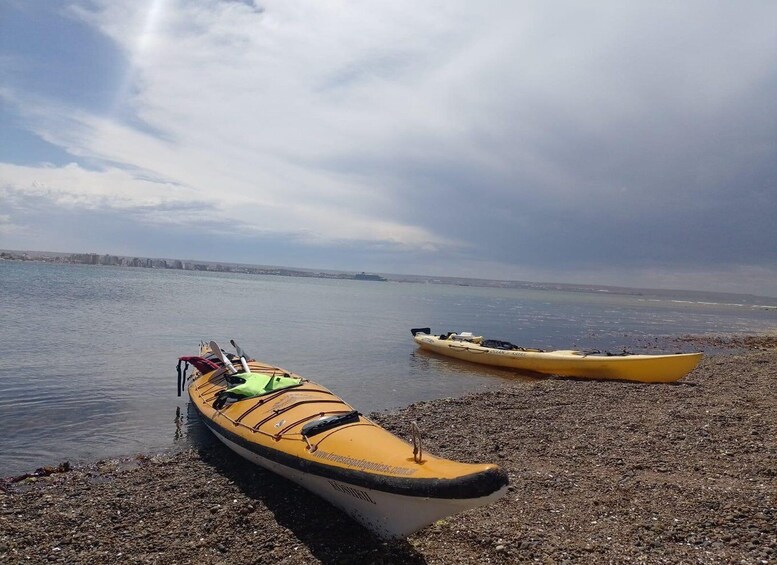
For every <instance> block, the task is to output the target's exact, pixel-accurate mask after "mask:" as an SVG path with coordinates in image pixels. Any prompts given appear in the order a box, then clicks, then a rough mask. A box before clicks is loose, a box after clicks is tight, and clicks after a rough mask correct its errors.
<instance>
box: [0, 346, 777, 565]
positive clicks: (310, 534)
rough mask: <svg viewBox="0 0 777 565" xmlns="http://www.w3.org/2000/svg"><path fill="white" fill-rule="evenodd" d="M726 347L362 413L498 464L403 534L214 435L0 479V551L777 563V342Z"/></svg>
mask: <svg viewBox="0 0 777 565" xmlns="http://www.w3.org/2000/svg"><path fill="white" fill-rule="evenodd" d="M729 343H730V344H733V345H735V346H736V347H737V349H735V350H733V351H732V352H730V353H728V354H725V355H724V354H720V355H717V354H716V355H711V356H706V357H705V358H704V359H703V361H702V363H701V364H700V365H699V367H697V369H695V370H694V371H693V372H692V373H691V374H690V375H689V376H687V377H685V378H684V379H683V380H681V381H679V382H678V383H676V384H672V385H655V384H635V383H620V382H597V381H584V380H572V379H554V378H538V379H534V380H529V381H527V380H523V379H522V380H516V381H514V382H511V383H509V384H506V385H504V386H502V387H500V388H499V389H497V390H493V391H489V392H483V393H478V394H473V395H470V396H465V397H461V398H447V399H441V400H436V401H432V402H419V403H416V404H413V405H410V406H408V407H406V408H404V409H402V410H398V411H393V412H381V413H378V414H373V415H372V418H373V419H375V420H376V421H378V422H379V423H380V424H382V425H383V426H385V427H386V428H388V429H389V430H391V431H393V432H395V433H396V434H398V435H400V436H402V437H406V438H407V437H408V430H409V422H410V421H416V422H417V423H418V425H419V427H420V428H421V430H422V432H423V447H424V450H425V451H428V452H432V453H435V454H437V455H440V456H444V457H448V458H452V459H460V460H464V461H471V462H477V461H480V462H495V463H498V464H500V465H501V466H502V467H504V468H505V469H506V470H507V472H508V473H509V476H510V483H511V484H510V487H509V489H508V494H507V495H506V496H505V497H503V498H502V499H500V500H499V501H497V502H495V503H494V504H491V505H489V506H486V507H483V508H479V509H476V510H472V511H469V512H465V513H462V514H459V515H456V516H451V517H449V518H446V519H444V520H440V521H439V522H437V523H435V524H433V525H431V526H429V527H427V528H425V529H423V530H421V531H419V532H417V533H415V534H413V535H412V536H410V537H409V538H408V539H407V540H400V541H394V542H388V543H387V542H382V541H380V540H378V539H376V538H375V537H373V536H372V535H371V534H370V533H369V532H367V531H366V530H364V529H363V528H362V527H360V526H359V525H358V524H356V523H355V522H353V521H352V520H350V519H349V518H347V517H346V516H345V515H343V514H342V513H340V512H339V511H338V510H336V509H334V508H333V507H331V506H330V505H329V504H327V503H326V502H324V501H323V500H321V499H319V498H318V497H316V496H315V495H313V494H311V493H309V492H307V491H306V490H304V489H302V488H300V487H298V486H296V485H294V484H293V483H290V482H288V481H286V480H284V479H282V478H280V477H278V476H276V475H273V474H271V473H268V472H266V471H263V470H262V469H260V468H258V467H255V466H253V465H251V464H250V463H248V462H245V461H243V460H242V459H240V458H239V457H238V456H236V455H234V454H232V453H231V452H230V451H228V450H227V449H226V448H223V447H221V446H219V445H214V446H208V447H204V448H201V449H197V450H189V451H185V452H181V453H174V454H160V455H142V456H136V457H131V458H126V459H122V460H109V461H99V462H97V463H94V464H91V465H86V466H70V465H60V466H58V467H57V466H54V467H51V468H49V469H48V470H49V471H50V472H41V473H37V474H36V473H30V474H28V475H27V476H25V477H22V478H20V480H16V481H11V480H10V479H6V480H4V481H2V482H0V563H90V564H98V563H187V562H197V563H213V564H220V563H223V564H240V563H284V564H290V565H296V564H302V563H305V564H307V563H417V564H423V563H451V564H457V563H721V564H724V563H725V564H728V563H777V349H775V346H777V340H775V339H774V338H761V339H754V338H748V340H739V341H730V342H729ZM698 345H699V348H700V349H702V350H703V349H704V345H705V341H704V340H701V339H699V340H698ZM713 345H715V346H716V347H717V346H719V345H720V344H713Z"/></svg>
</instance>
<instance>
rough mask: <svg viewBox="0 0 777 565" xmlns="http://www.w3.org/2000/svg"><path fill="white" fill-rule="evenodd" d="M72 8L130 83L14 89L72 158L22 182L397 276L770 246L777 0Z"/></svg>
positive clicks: (759, 259)
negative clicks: (102, 98)
mask: <svg viewBox="0 0 777 565" xmlns="http://www.w3.org/2000/svg"><path fill="white" fill-rule="evenodd" d="M69 14H70V17H74V18H77V19H79V20H80V21H81V22H83V23H84V24H86V25H88V26H90V27H91V28H92V29H93V30H95V32H96V33H98V34H100V35H101V36H103V37H106V38H108V39H110V41H111V42H113V44H114V45H115V46H116V48H117V49H118V51H119V52H120V53H122V54H123V56H124V58H125V61H124V63H125V68H124V73H123V79H122V80H121V81H119V82H120V84H118V85H117V87H116V92H115V94H114V96H113V100H114V102H113V105H112V107H111V109H110V111H109V112H106V111H104V110H103V111H89V110H88V109H84V108H76V107H74V106H72V105H67V104H63V103H61V102H58V101H57V100H56V98H55V95H54V94H52V93H46V94H40V93H39V94H38V95H36V96H30V95H29V93H25V94H24V95H22V94H21V93H20V92H18V91H14V90H13V89H12V88H10V89H9V88H6V89H5V90H4V91H3V92H4V94H2V96H3V98H4V99H5V100H6V101H11V102H12V104H13V106H14V107H15V108H16V109H17V111H18V113H19V114H20V115H23V116H24V117H25V120H26V123H27V124H28V127H29V128H30V129H32V130H33V131H35V133H36V134H37V135H39V136H40V137H41V138H42V139H45V140H46V141H48V142H49V143H52V144H55V145H57V146H58V147H62V148H65V149H66V150H67V151H68V153H69V154H70V155H72V156H73V163H72V164H70V165H67V166H62V167H52V166H42V167H26V168H22V167H15V168H14V167H11V166H9V165H5V166H4V168H2V169H0V174H2V175H3V178H4V179H5V180H6V186H12V187H13V190H15V191H23V192H29V193H32V194H36V195H39V196H46V197H50V198H52V199H53V201H55V202H58V203H60V204H63V205H65V204H66V205H69V206H84V207H86V208H89V207H90V206H91V207H105V208H106V209H121V208H125V209H126V208H132V207H135V208H137V209H138V210H140V209H143V210H147V211H148V210H151V209H152V208H154V207H159V209H160V210H161V213H160V216H161V217H164V215H165V214H164V210H165V207H166V206H184V205H185V204H186V203H187V202H188V203H194V205H196V206H202V207H207V208H208V209H211V210H212V213H214V214H215V215H216V217H217V218H218V219H219V222H216V223H217V224H219V225H223V223H222V221H221V220H228V225H229V226H230V229H231V230H233V231H234V232H238V233H242V234H245V235H246V237H254V236H257V234H258V235H260V236H261V237H265V236H267V237H270V236H273V237H275V236H277V237H282V236H284V237H287V238H291V239H293V240H294V241H295V242H298V243H300V244H305V245H313V246H314V247H315V248H317V249H320V250H322V252H323V250H324V249H325V248H329V249H330V251H331V250H332V249H334V248H337V249H341V250H351V251H354V250H355V249H356V248H357V247H358V248H359V249H363V250H369V252H371V253H373V254H375V255H378V256H381V257H382V258H383V260H384V261H385V264H387V265H395V266H397V267H402V265H404V267H402V269H403V270H418V269H419V268H432V267H434V268H435V269H436V268H437V267H436V265H439V269H440V270H441V271H444V270H446V269H448V271H449V272H450V273H451V274H455V273H456V272H463V271H473V272H479V273H480V274H481V275H484V276H489V274H500V273H504V274H506V273H514V274H515V273H517V274H520V273H529V274H532V273H533V274H542V273H547V274H548V275H552V273H554V272H555V273H557V276H562V275H563V276H570V274H572V273H575V272H576V273H577V274H578V275H577V276H579V277H581V278H585V277H587V276H588V275H586V273H597V272H598V273H604V272H605V271H607V269H609V268H610V267H614V268H616V269H617V268H621V269H623V270H624V272H625V273H626V276H632V277H635V276H637V275H634V273H637V272H640V273H643V274H644V273H658V272H661V271H662V270H663V272H665V273H672V272H685V269H686V268H693V269H695V271H694V272H709V269H711V268H712V267H716V268H717V267H718V266H722V265H726V267H725V269H723V270H726V272H729V273H740V274H741V273H746V272H754V271H752V270H747V269H750V268H751V267H752V268H753V269H755V268H756V267H757V266H758V265H767V266H768V265H772V266H773V265H774V264H775V259H777V255H776V254H777V251H775V247H774V246H773V244H772V243H771V242H772V241H774V239H775V237H777V232H776V231H775V230H776V228H775V227H774V225H775V224H774V222H773V220H772V218H774V217H775V216H776V215H777V197H775V184H774V178H775V173H777V165H775V163H776V162H777V160H775V159H774V155H775V154H777V151H776V149H777V147H776V146H775V143H776V142H775V140H777V125H776V124H777V120H775V119H774V118H775V115H776V114H777V111H776V108H775V103H774V101H773V98H774V97H773V95H772V93H773V92H774V91H775V87H777V61H776V60H775V59H776V58H775V55H774V49H773V46H774V45H775V44H777V30H775V28H774V26H773V24H772V22H773V21H774V18H775V16H777V8H775V7H774V6H772V5H771V4H769V3H759V2H754V3H747V4H738V5H736V6H734V5H731V6H729V5H726V4H719V3H717V4H712V5H710V4H709V3H707V2H701V1H698V2H686V3H683V4H655V3H652V2H634V3H629V4H623V3H620V2H600V3H596V4H593V5H592V4H579V3H575V2H548V3H526V2H519V3H505V2H485V3H480V4H477V5H474V4H471V3H467V2H458V1H453V2H430V3H423V4H419V3H410V2H402V1H392V2H388V1H379V2H372V3H370V4H360V3H349V2H338V3H324V4H322V3H320V2H312V1H288V0H287V1H276V0H270V1H267V2H261V3H258V4H256V5H254V4H251V3H249V2H245V3H243V2H219V1H216V0H189V1H187V2H179V1H176V0H150V1H144V2H116V1H110V2H109V1H106V0H93V1H90V2H88V3H78V4H75V5H74V6H73V7H71V8H70V10H69ZM41 179H43V180H41ZM36 182H37V183H38V185H36V184H35V183H36ZM40 183H44V185H43V186H45V190H44V189H42V188H41V186H42V185H41V184H40ZM214 229H217V228H214ZM391 253H400V255H397V256H392V255H391ZM356 255H357V253H356V252H355V251H354V256H356ZM360 256H362V257H363V255H360ZM721 268H722V267H721ZM607 272H609V271H607ZM629 273H631V274H629ZM441 274H442V273H441ZM608 276H610V277H612V278H613V279H614V278H618V276H619V275H617V274H616V273H615V272H614V271H613V272H612V273H610V274H608ZM731 276H737V275H734V274H732V275H731ZM688 277H690V274H688ZM621 278H622V277H621ZM619 280H620V279H619ZM655 280H657V281H659V280H664V281H666V280H671V277H669V276H667V277H664V278H662V277H661V276H659V275H656V277H655ZM688 280H689V281H690V280H691V278H688ZM693 280H694V281H695V280H697V279H693Z"/></svg>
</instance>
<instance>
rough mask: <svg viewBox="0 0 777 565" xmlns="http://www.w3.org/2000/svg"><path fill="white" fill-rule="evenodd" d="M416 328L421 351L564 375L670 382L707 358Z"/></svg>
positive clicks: (414, 333) (695, 354)
mask: <svg viewBox="0 0 777 565" xmlns="http://www.w3.org/2000/svg"><path fill="white" fill-rule="evenodd" d="M411 331H412V333H413V339H415V342H416V343H417V344H418V345H419V346H420V347H421V349H426V350H428V351H433V352H435V353H439V354H440V355H447V356H448V357H455V358H456V359H462V360H464V361H471V362H473V363H481V364H483V365H492V366H495V367H506V368H510V369H520V370H524V371H534V372H537V373H545V374H550V375H558V376H563V377H579V378H588V379H613V380H623V381H637V382H644V383H670V382H673V381H677V380H679V379H681V378H683V377H684V376H685V375H687V374H688V373H690V372H691V371H692V370H693V369H694V368H695V367H696V365H698V364H699V361H700V360H701V358H702V354H701V353H678V354H674V355H631V354H624V355H602V354H591V353H586V352H583V351H575V350H557V351H543V350H540V349H527V348H523V347H518V346H516V345H513V344H511V343H509V342H506V341H497V340H486V339H483V337H481V336H474V335H472V334H471V333H461V334H457V333H450V334H444V335H431V333H430V329H429V328H415V329H413V330H411Z"/></svg>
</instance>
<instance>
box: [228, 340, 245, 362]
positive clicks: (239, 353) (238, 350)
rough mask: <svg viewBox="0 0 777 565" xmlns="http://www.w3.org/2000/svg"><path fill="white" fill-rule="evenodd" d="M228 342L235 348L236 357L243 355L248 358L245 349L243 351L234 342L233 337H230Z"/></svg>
mask: <svg viewBox="0 0 777 565" xmlns="http://www.w3.org/2000/svg"><path fill="white" fill-rule="evenodd" d="M229 343H231V344H232V347H234V348H235V351H236V352H237V356H238V357H244V358H246V359H248V354H247V353H246V352H245V351H243V348H242V347H240V346H239V345H238V344H237V343H235V340H234V339H230V340H229Z"/></svg>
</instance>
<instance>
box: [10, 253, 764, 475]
mask: <svg viewBox="0 0 777 565" xmlns="http://www.w3.org/2000/svg"><path fill="white" fill-rule="evenodd" d="M765 300H767V301H768V299H765ZM735 302H737V301H735ZM774 302H775V301H772V303H774ZM766 304H767V305H768V304H770V302H766ZM0 316H2V320H1V321H2V323H0V343H2V344H3V347H2V349H1V350H0V384H1V385H2V390H3V395H2V396H0V476H7V475H13V474H18V473H22V472H27V471H31V470H33V469H35V468H36V467H40V466H43V465H55V464H57V463H59V462H60V461H64V460H69V461H71V462H83V461H89V460H95V459H100V458H106V457H115V456H122V455H130V454H133V453H139V452H152V451H158V450H167V449H171V448H176V447H179V446H185V445H188V442H190V441H191V436H192V434H196V433H200V431H201V427H200V425H199V424H198V423H197V422H196V420H193V421H189V422H187V421H186V418H187V415H188V410H187V402H186V397H185V396H184V397H180V398H179V397H177V396H176V392H175V391H176V372H175V365H176V361H177V358H178V357H179V356H180V355H193V354H195V353H196V351H197V344H198V343H199V341H200V340H201V339H206V340H210V339H215V340H216V341H218V342H219V343H221V345H222V346H224V347H226V346H228V344H229V339H230V338H234V339H235V340H236V341H237V342H238V343H239V344H240V345H241V346H242V347H243V348H244V349H245V350H246V351H247V352H248V353H249V354H250V355H252V356H254V357H256V358H257V359H260V360H264V361H268V362H271V363H274V364H277V365H280V366H282V367H285V368H287V369H290V370H293V371H296V372H297V373H300V374H302V375H304V376H306V377H308V378H311V379H313V380H315V381H317V382H320V383H321V384H323V385H325V386H327V387H329V388H330V389H332V390H333V391H334V392H336V393H337V394H339V395H341V396H342V397H344V398H345V399H346V401H348V402H349V403H350V404H351V405H353V406H354V407H355V408H357V409H359V410H360V411H362V412H363V413H369V412H371V411H376V410H383V409H389V408H396V407H400V406H405V405H407V404H410V403H412V402H416V401H419V400H430V399H434V398H440V397H446V396H455V395H460V394H463V393H465V392H468V391H478V390H486V389H489V388H493V387H495V386H498V385H499V384H500V383H503V382H505V381H508V380H510V379H515V378H526V377H521V376H520V375H516V373H514V372H511V371H507V370H498V369H489V368H484V367H479V366H477V365H470V364H468V363H464V362H460V361H455V360H448V359H445V358H440V357H436V356H434V355H431V354H427V353H424V352H420V351H417V350H416V348H415V346H414V344H413V342H412V339H411V337H410V332H409V329H410V328H411V327H422V326H430V327H431V328H432V329H433V330H435V331H443V332H444V331H473V332H475V333H477V334H481V335H485V336H487V337H491V338H497V339H505V340H509V341H512V342H513V343H518V344H521V345H526V346H533V347H540V348H545V349H547V348H553V347H560V348H568V347H578V348H599V349H610V350H620V349H622V348H623V347H628V348H630V349H632V350H633V349H635V348H639V347H640V346H643V347H644V346H646V345H647V344H653V343H654V341H653V338H654V337H655V336H658V337H660V336H674V335H681V334H687V333H693V334H709V333H759V332H763V331H768V330H772V329H774V328H775V327H777V310H775V309H767V308H764V307H753V306H748V305H744V304H720V303H714V304H707V303H702V302H699V301H698V298H695V299H694V301H687V300H685V299H684V297H682V296H677V297H673V298H667V297H661V298H657V297H650V296H622V295H612V294H606V293H571V292H557V291H543V290H518V289H491V288H478V287H460V286H447V285H433V284H407V283H405V284H403V283H392V282H385V283H374V282H363V281H347V280H329V279H312V278H311V279H308V278H289V277H272V276H255V275H240V274H229V273H224V274H220V273H202V272H188V271H165V270H152V269H131V268H112V267H92V266H81V265H53V264H44V263H20V262H9V261H6V262H0ZM672 347H673V349H672V350H673V351H676V350H678V349H677V346H672ZM177 409H180V411H181V413H182V414H183V415H184V416H183V421H181V420H178V421H177V419H176V411H177Z"/></svg>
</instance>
